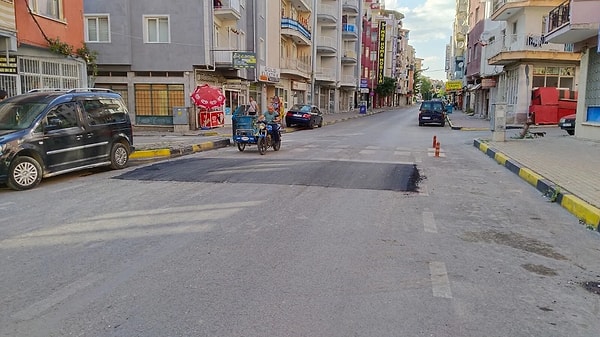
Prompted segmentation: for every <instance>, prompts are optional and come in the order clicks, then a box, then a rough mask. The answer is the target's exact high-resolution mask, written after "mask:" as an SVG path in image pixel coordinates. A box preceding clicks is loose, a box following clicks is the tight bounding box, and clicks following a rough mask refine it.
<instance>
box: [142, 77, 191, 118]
mask: <svg viewBox="0 0 600 337" xmlns="http://www.w3.org/2000/svg"><path fill="white" fill-rule="evenodd" d="M185 102H186V99H185V94H184V89H183V84H136V85H135V114H136V116H172V114H173V113H172V111H173V107H178V106H185Z"/></svg>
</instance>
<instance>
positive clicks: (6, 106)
mask: <svg viewBox="0 0 600 337" xmlns="http://www.w3.org/2000/svg"><path fill="white" fill-rule="evenodd" d="M46 106H47V104H46V103H39V102H19V101H16V102H15V101H11V102H5V103H0V130H23V129H26V128H28V127H29V126H31V124H32V123H33V121H34V120H35V119H36V117H37V116H38V115H39V114H40V112H42V111H43V110H44V108H45V107H46Z"/></svg>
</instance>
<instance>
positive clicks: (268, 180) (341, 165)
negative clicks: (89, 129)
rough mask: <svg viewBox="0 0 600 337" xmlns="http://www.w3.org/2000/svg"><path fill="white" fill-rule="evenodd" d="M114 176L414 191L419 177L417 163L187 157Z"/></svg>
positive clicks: (148, 179) (117, 177)
mask: <svg viewBox="0 0 600 337" xmlns="http://www.w3.org/2000/svg"><path fill="white" fill-rule="evenodd" d="M115 179H125V180H146V181H177V182H207V183H228V184H232V183H233V184H235V183H260V184H278V185H302V186H321V187H334V188H343V189H369V190H388V191H398V192H418V183H419V182H420V180H421V177H420V175H419V170H418V168H417V166H416V165H415V164H412V163H381V162H357V161H335V160H331V161H329V160H312V161H311V160H308V161H307V160H265V159H262V158H257V159H247V158H240V159H230V158H186V159H180V160H173V161H164V162H159V163H155V164H151V165H147V166H144V167H139V168H136V169H134V170H131V171H128V172H126V173H124V174H122V175H119V176H116V177H115Z"/></svg>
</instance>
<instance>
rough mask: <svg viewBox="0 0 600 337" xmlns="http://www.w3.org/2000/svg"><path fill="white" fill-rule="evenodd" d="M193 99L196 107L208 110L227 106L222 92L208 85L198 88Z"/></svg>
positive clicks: (193, 94)
mask: <svg viewBox="0 0 600 337" xmlns="http://www.w3.org/2000/svg"><path fill="white" fill-rule="evenodd" d="M191 97H192V101H194V104H196V106H198V107H200V108H204V109H206V110H210V109H212V108H214V107H219V106H223V105H225V95H223V93H222V92H221V90H220V89H219V88H213V87H211V86H209V85H208V84H204V85H199V86H197V87H196V90H194V92H193V93H192V95H191Z"/></svg>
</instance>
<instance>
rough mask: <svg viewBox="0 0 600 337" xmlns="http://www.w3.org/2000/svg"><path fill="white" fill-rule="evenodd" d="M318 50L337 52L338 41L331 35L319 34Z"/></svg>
mask: <svg viewBox="0 0 600 337" xmlns="http://www.w3.org/2000/svg"><path fill="white" fill-rule="evenodd" d="M317 52H318V53H323V54H335V53H336V52H337V41H336V39H335V38H333V37H330V36H319V40H318V41H317Z"/></svg>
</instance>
